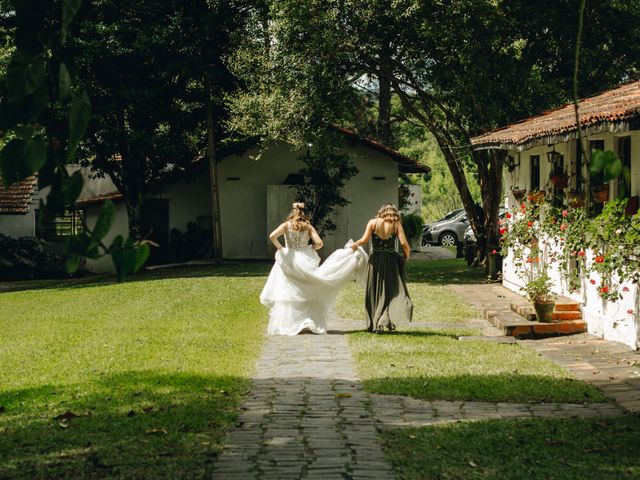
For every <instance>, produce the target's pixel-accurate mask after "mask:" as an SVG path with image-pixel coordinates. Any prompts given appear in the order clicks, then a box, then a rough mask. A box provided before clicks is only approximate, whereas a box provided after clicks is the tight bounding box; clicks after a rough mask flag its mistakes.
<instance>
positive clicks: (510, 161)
mask: <svg viewBox="0 0 640 480" xmlns="http://www.w3.org/2000/svg"><path fill="white" fill-rule="evenodd" d="M504 164H505V166H506V167H507V170H509V171H510V172H513V171H514V170H515V169H516V167H519V166H520V157H518V162H517V163H516V159H515V158H514V156H513V155H507V158H506V159H505V161H504Z"/></svg>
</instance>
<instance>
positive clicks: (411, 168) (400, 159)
mask: <svg viewBox="0 0 640 480" xmlns="http://www.w3.org/2000/svg"><path fill="white" fill-rule="evenodd" d="M333 128H335V129H336V130H337V131H338V132H340V133H343V134H344V135H346V136H347V137H349V138H351V139H353V140H356V141H357V142H360V143H361V144H363V145H366V146H368V147H370V148H373V149H374V150H377V151H379V152H382V153H384V154H386V155H389V156H390V157H392V158H393V159H394V160H395V161H396V163H397V164H398V166H399V168H400V171H401V172H402V173H429V172H430V171H431V168H429V167H428V166H426V165H423V164H422V163H420V162H418V161H417V160H414V159H413V158H409V157H407V156H406V155H403V154H401V153H400V152H398V151H397V150H394V149H393V148H389V147H387V146H386V145H384V144H382V143H380V142H377V141H375V140H372V139H370V138H367V137H364V136H362V135H360V134H359V133H358V132H355V131H353V130H350V129H348V128H344V127H339V126H337V125H334V127H333Z"/></svg>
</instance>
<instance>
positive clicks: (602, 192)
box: [591, 184, 609, 203]
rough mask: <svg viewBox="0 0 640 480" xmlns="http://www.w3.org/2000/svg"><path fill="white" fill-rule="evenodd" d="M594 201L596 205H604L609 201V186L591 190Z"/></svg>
mask: <svg viewBox="0 0 640 480" xmlns="http://www.w3.org/2000/svg"><path fill="white" fill-rule="evenodd" d="M591 193H592V195H593V201H594V202H596V203H604V202H606V201H607V200H609V185H608V184H605V185H602V186H601V187H597V188H594V189H592V190H591Z"/></svg>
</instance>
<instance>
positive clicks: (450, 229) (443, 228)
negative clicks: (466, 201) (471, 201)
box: [422, 209, 469, 247]
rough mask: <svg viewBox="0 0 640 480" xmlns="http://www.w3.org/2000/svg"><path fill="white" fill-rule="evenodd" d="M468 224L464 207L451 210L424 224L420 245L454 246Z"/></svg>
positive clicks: (462, 235)
mask: <svg viewBox="0 0 640 480" xmlns="http://www.w3.org/2000/svg"><path fill="white" fill-rule="evenodd" d="M468 226H469V221H468V220H467V214H466V212H465V211H464V209H458V210H453V211H451V212H449V213H447V214H446V215H445V216H444V217H443V218H442V219H440V220H438V221H437V222H434V223H432V224H430V225H426V226H425V227H424V229H423V231H422V245H423V246H426V245H442V246H445V247H454V246H456V245H457V244H458V242H461V241H462V239H463V237H464V231H465V230H466V228H467V227H468Z"/></svg>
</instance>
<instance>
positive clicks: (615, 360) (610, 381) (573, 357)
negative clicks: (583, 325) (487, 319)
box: [450, 284, 640, 412]
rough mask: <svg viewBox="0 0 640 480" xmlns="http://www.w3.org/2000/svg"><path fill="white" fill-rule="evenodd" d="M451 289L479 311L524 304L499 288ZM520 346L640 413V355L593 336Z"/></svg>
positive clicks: (557, 339)
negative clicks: (514, 303) (512, 304)
mask: <svg viewBox="0 0 640 480" xmlns="http://www.w3.org/2000/svg"><path fill="white" fill-rule="evenodd" d="M450 288H451V289H452V290H453V291H454V292H455V293H457V294H458V295H459V296H460V297H461V298H463V299H464V300H466V301H467V302H469V303H470V304H471V305H472V306H474V307H476V308H478V309H479V310H483V309H485V308H490V309H493V310H498V309H506V310H508V309H510V307H509V305H510V304H511V302H513V301H522V297H521V296H520V295H517V294H515V293H514V292H512V291H510V290H508V289H506V288H505V287H503V286H502V285H499V284H491V285H487V284H469V285H450ZM519 343H521V344H523V345H526V346H528V347H530V348H532V349H534V350H536V351H537V352H539V353H540V354H541V355H542V356H543V357H545V358H548V359H549V360H552V361H554V362H556V363H558V364H559V365H561V366H563V367H564V368H566V369H567V370H569V371H570V372H572V373H573V374H574V375H575V376H576V378H578V379H580V380H583V381H585V382H588V383H591V384H593V385H595V386H596V387H598V388H600V389H601V390H602V391H603V392H604V393H605V394H606V395H607V396H609V397H611V398H612V399H613V400H615V401H616V402H617V403H618V404H619V405H620V406H622V407H623V408H625V409H626V410H628V411H630V412H640V352H638V351H633V350H631V349H630V348H629V347H628V346H626V345H624V344H622V343H618V342H611V341H608V340H604V339H602V338H599V337H596V336H594V335H591V334H589V333H581V334H576V335H569V336H566V337H552V338H547V339H541V340H522V341H519Z"/></svg>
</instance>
